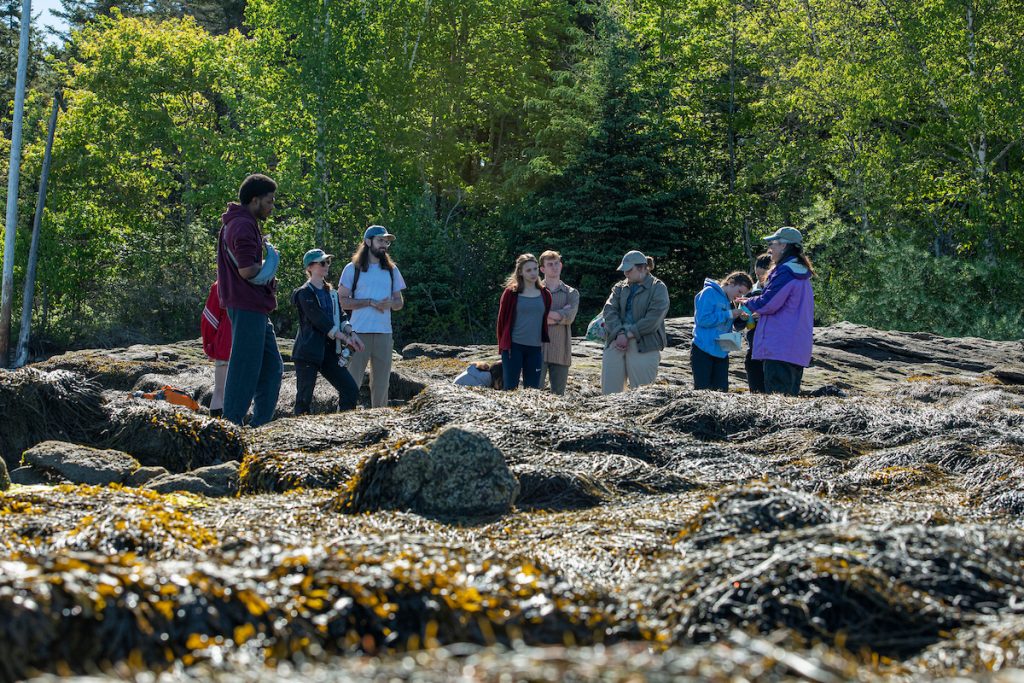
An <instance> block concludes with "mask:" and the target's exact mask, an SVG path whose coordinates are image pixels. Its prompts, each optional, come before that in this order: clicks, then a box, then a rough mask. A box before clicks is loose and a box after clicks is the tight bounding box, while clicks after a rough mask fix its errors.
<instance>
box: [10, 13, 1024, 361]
mask: <svg viewBox="0 0 1024 683" xmlns="http://www.w3.org/2000/svg"><path fill="white" fill-rule="evenodd" d="M63 2H64V11H65V14H66V16H67V19H68V20H69V21H70V23H71V27H72V31H73V33H72V38H71V41H70V42H69V43H68V44H67V45H66V46H64V47H63V48H59V49H57V48H55V49H53V50H52V53H53V54H52V55H51V57H50V59H51V63H53V64H55V69H56V73H57V76H58V78H59V80H60V82H61V84H62V85H63V87H64V88H65V92H66V94H67V101H68V104H69V109H68V111H67V113H66V114H63V115H62V118H61V122H60V124H59V127H58V139H57V144H56V148H55V156H54V168H53V176H52V179H51V188H52V194H51V201H50V203H49V205H48V212H47V214H46V220H45V222H44V245H43V264H44V267H43V268H42V269H41V271H40V273H41V275H40V286H41V288H42V289H43V290H44V292H45V294H46V295H45V296H44V297H40V298H39V301H40V302H41V303H40V304H39V308H37V313H38V315H39V316H40V317H41V318H44V321H43V322H45V323H46V332H47V334H48V335H50V336H51V337H53V338H55V339H57V340H59V341H60V342H61V343H97V342H100V343H102V342H110V343H114V342H117V341H124V340H126V339H143V338H145V339H157V338H172V337H181V336H185V335H192V334H195V332H196V329H197V322H196V320H197V315H198V309H199V307H200V306H201V300H202V295H203V293H204V292H205V289H206V287H207V285H208V283H209V281H210V279H211V278H212V277H213V257H212V253H213V252H212V250H213V238H214V236H215V234H216V231H217V228H218V226H219V215H220V213H221V212H222V211H223V209H224V206H225V204H226V203H227V202H228V201H229V200H231V199H232V198H233V196H234V194H235V192H236V189H237V186H238V184H239V182H240V180H241V179H242V178H243V177H244V176H245V175H246V174H248V173H250V172H254V171H265V172H268V173H270V174H271V175H272V176H273V177H275V179H277V180H278V182H279V184H280V187H281V190H280V192H279V199H280V201H279V209H278V212H277V213H276V214H275V216H274V218H273V219H272V221H271V222H270V224H269V225H268V228H269V230H270V232H271V235H272V239H274V240H276V241H277V242H278V243H279V245H281V246H283V250H284V254H285V261H284V266H283V268H282V290H287V289H288V288H289V287H291V286H294V285H296V284H298V283H299V282H300V281H301V278H302V274H301V268H300V266H299V263H298V259H299V257H300V256H301V254H302V253H303V252H304V251H305V250H306V249H308V248H310V247H312V246H314V245H317V246H323V247H325V248H327V249H328V250H329V251H331V252H332V253H336V254H341V255H345V254H348V253H351V251H352V249H354V247H355V245H356V244H357V243H358V240H359V236H360V234H361V232H362V230H363V229H364V228H365V226H366V225H367V224H369V223H373V222H378V223H384V224H386V225H388V226H389V227H391V228H392V230H393V231H394V232H395V233H396V234H398V235H399V239H398V241H397V242H396V244H395V249H394V254H395V256H396V258H397V259H398V261H399V264H400V265H401V267H402V270H403V273H404V274H405V275H406V279H407V280H408V282H409V286H410V289H409V291H408V292H407V295H408V296H407V300H408V305H407V308H406V309H405V310H404V311H403V312H402V313H401V314H399V315H396V316H395V319H396V323H397V325H398V330H397V332H398V335H399V338H400V341H404V340H413V339H417V340H419V339H423V340H436V341H456V340H468V339H478V340H486V339H489V338H490V337H491V336H492V334H493V333H492V331H491V330H492V329H493V320H494V317H495V315H496V308H497V305H496V302H497V295H498V292H499V290H500V287H501V282H502V280H503V278H504V275H505V274H506V271H507V270H508V269H510V268H511V266H512V262H513V259H514V256H515V255H516V254H517V253H520V252H523V251H534V252H540V251H542V250H544V249H548V248H554V249H558V250H560V251H561V252H562V253H563V255H564V256H565V258H566V264H567V265H566V270H565V277H566V279H567V281H569V282H570V283H573V284H576V285H579V287H580V289H581V291H582V294H583V301H584V309H585V313H586V312H589V310H592V309H594V308H596V307H597V306H598V305H599V304H600V302H601V301H602V300H603V298H604V296H605V295H606V293H607V290H608V287H609V285H610V284H611V282H612V281H613V280H614V279H615V277H616V274H615V272H614V268H615V266H616V265H617V263H618V259H619V258H620V257H621V255H622V254H623V253H624V252H625V251H627V250H629V249H634V248H638V249H641V250H643V251H645V252H646V253H649V254H650V255H652V256H654V257H655V258H656V260H657V262H658V272H659V274H660V275H661V276H662V277H663V278H664V279H665V280H666V282H667V283H668V284H669V286H670V292H671V294H672V298H673V312H674V313H678V314H683V313H687V312H689V307H690V305H691V304H690V302H691V301H692V293H693V291H694V290H695V289H696V288H697V287H698V286H699V284H700V282H701V278H703V277H704V276H716V275H722V274H724V273H725V272H728V271H730V270H733V269H736V268H739V267H744V266H748V265H749V260H748V259H749V258H750V257H751V256H752V255H754V253H756V252H757V251H759V249H760V247H759V238H760V236H762V235H764V234H767V233H769V232H771V231H773V230H774V229H775V228H776V227H778V226H779V225H781V224H795V225H798V226H799V227H801V228H802V229H804V230H805V231H806V232H807V234H808V238H809V245H810V246H811V250H812V252H811V254H812V257H813V258H814V259H815V261H816V262H817V264H818V265H819V271H820V275H819V279H818V281H817V285H816V289H817V292H818V300H819V307H818V314H819V318H820V319H821V320H823V321H829V320H836V319H842V318H846V319H851V320H854V321H859V322H865V323H870V324H873V325H878V326H882V327H890V326H893V327H902V328H918V329H931V330H936V331H942V332H944V333H949V334H966V333H970V334H980V335H984V336H1018V335H1019V332H1017V330H1019V328H1020V324H1021V322H1024V321H1022V320H1021V314H1020V313H1013V312H1006V311H1005V310H1003V308H1004V307H1001V306H999V305H998V304H997V303H996V302H997V301H998V300H999V299H1000V297H996V296H995V294H996V292H997V289H996V283H997V282H998V285H999V288H998V291H999V292H1000V293H1004V294H1005V293H1006V287H1009V290H1010V292H1009V293H1010V296H1011V298H1012V296H1013V294H1016V293H1017V290H1018V289H1024V285H1019V284H1016V283H1017V282H1018V281H1019V280H1020V278H1016V277H1012V276H1011V274H1013V273H1014V272H1015V271H1017V270H1018V269H1019V268H1020V267H1021V265H1022V263H1021V262H1022V260H1024V257H1022V256H1021V254H1024V243H1022V242H1024V221H1022V220H1021V219H1022V215H1021V214H1022V213H1024V196H1022V193H1021V189H1022V186H1024V168H1022V162H1024V140H1022V137H1024V132H1022V131H1024V118H1022V117H1024V113H1022V112H1024V110H1022V109H1021V108H1020V106H1019V104H1018V103H1019V101H1020V100H1021V99H1022V98H1021V95H1022V91H1024V87H1022V86H1024V52H1022V50H1024V47H1022V43H1021V41H1020V39H1019V38H1020V35H1021V33H1022V28H1024V26H1022V22H1024V14H1022V13H1021V12H1020V11H1019V9H1020V8H1019V6H1018V5H1017V4H1016V3H1014V2H1010V0H941V1H940V0H922V1H921V2H915V3H905V2H902V3H899V2H895V1H894V0H857V1H856V2H854V1H852V0H778V1H777V2H773V3H750V2H746V1H741V0H686V1H684V0H658V2H654V1H653V0H632V1H630V2H625V1H623V0H610V1H608V2H601V3H597V2H580V1H578V0H478V1H477V2H462V1H459V0H388V1H386V2H385V1H384V0H316V1H315V2H308V1H306V0H249V2H248V3H247V4H246V3H244V2H242V0H160V1H159V2H151V1H148V0H147V1H146V2H113V1H107V0H89V1H88V2H86V1H84V0H63ZM16 5H17V3H14V2H8V3H7V4H5V5H2V7H0V9H3V10H4V11H5V12H6V13H5V14H3V16H4V17H5V19H4V25H3V26H0V40H6V42H5V43H3V44H0V59H4V58H6V59H8V60H10V59H11V57H10V55H11V45H12V43H11V35H13V34H12V33H11V31H15V25H16V23H17V21H18V17H17V16H16V12H17V7H16ZM243 8H244V20H243V18H242V10H243ZM236 29H239V30H236ZM4 36H7V38H6V39H5V38H4ZM34 54H35V57H34V62H33V64H34V68H35V69H36V72H34V73H41V72H42V71H46V69H47V67H45V66H44V65H43V62H42V61H41V54H40V52H39V50H38V49H37V50H36V52H35V53H34ZM40 70H42V71H40ZM44 81H46V78H37V79H36V80H35V81H34V82H33V89H34V92H33V94H32V96H31V97H30V98H29V101H30V107H29V114H28V116H27V118H28V120H29V121H30V126H29V131H30V134H28V135H27V142H28V146H27V148H26V156H25V158H26V163H25V166H24V171H23V172H24V173H25V176H26V177H36V176H37V173H38V164H39V159H40V157H41V145H42V135H41V126H42V125H43V119H44V118H45V110H46V103H47V101H48V98H49V92H48V91H49V88H50V87H51V86H49V85H44ZM11 88H13V85H11ZM9 97H10V94H8V97H7V98H6V99H5V102H7V101H9ZM5 106H7V105H5ZM0 113H2V114H3V117H2V119H3V122H4V125H8V126H9V118H10V114H9V108H8V109H4V110H3V112H0ZM4 130H5V132H6V131H7V129H6V128H5V129H4ZM6 137H9V133H7V136H6ZM4 144H7V140H5V141H4ZM0 151H2V150H0ZM3 156H4V159H3V161H0V164H6V152H4V155H3ZM30 185H31V183H23V190H22V192H23V196H22V198H21V201H22V202H23V204H24V205H25V207H26V208H27V209H28V210H27V211H22V214H23V215H25V214H26V213H27V214H30V213H31V207H30V206H29V203H30V202H31V201H32V200H33V199H34V194H33V195H32V197H31V198H30V197H29V190H30V189H31V188H30V187H28V186H30ZM20 229H22V230H26V229H27V224H25V223H24V222H22V224H21V228H20ZM26 241H27V238H26V240H21V241H20V242H19V253H20V252H21V251H22V250H23V247H22V246H21V245H22V244H24V243H25V242H26ZM22 259H23V256H22ZM341 260H344V259H343V258H342V259H341ZM19 263H21V262H19ZM19 267H20V266H19ZM336 275H337V273H335V276H336ZM1020 293H1021V294H1024V291H1022V292H1020ZM1002 298H1003V299H1004V300H1005V298H1006V297H1005V296H1004V297H1002ZM1018 308H1019V307H1018ZM588 309H589V310H588ZM944 311H945V314H943V312H944ZM951 311H956V313H955V314H953V315H951V314H950V312H951ZM293 318H294V313H293V312H292V311H290V310H289V308H288V305H287V304H286V303H285V304H284V305H282V309H281V310H280V311H279V313H278V314H277V316H276V317H275V320H276V322H277V323H278V325H279V327H280V329H281V330H282V331H283V332H285V333H287V331H288V330H289V329H290V326H291V325H292V324H293ZM37 329H38V328H37Z"/></svg>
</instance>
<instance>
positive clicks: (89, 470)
mask: <svg viewBox="0 0 1024 683" xmlns="http://www.w3.org/2000/svg"><path fill="white" fill-rule="evenodd" d="M22 462H23V463H24V464H25V465H28V466H30V467H33V468H35V469H36V470H39V471H40V472H42V473H53V474H56V475H57V476H59V477H60V478H62V479H64V480H65V481H68V482H71V483H73V484H89V485H100V486H102V485H104V484H123V483H125V482H126V481H127V480H128V478H129V477H130V476H131V475H132V473H133V472H135V470H137V469H139V461H138V460H136V459H135V458H133V457H132V456H130V455H128V454H127V453H124V452H123V451H115V450H109V449H108V450H99V449H96V448H90V447H88V446H80V445H77V444H73V443H66V442H63V441H44V442H43V443H41V444H38V445H36V446H33V447H32V448H30V449H28V450H27V451H25V454H24V455H23V456H22Z"/></svg>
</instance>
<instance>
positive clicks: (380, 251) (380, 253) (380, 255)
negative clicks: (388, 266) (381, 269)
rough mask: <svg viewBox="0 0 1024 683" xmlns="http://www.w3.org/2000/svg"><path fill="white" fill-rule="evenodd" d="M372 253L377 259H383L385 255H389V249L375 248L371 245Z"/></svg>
mask: <svg viewBox="0 0 1024 683" xmlns="http://www.w3.org/2000/svg"><path fill="white" fill-rule="evenodd" d="M370 253H371V254H373V257H374V258H375V259H377V260H379V261H383V260H384V259H385V257H387V255H388V250H387V248H384V249H375V248H373V247H370Z"/></svg>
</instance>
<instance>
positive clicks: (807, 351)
mask: <svg viewBox="0 0 1024 683" xmlns="http://www.w3.org/2000/svg"><path fill="white" fill-rule="evenodd" d="M747 308H749V309H750V310H751V311H754V312H755V313H758V314H759V315H760V317H759V318H758V321H757V327H755V328H754V351H753V354H752V355H751V357H752V358H753V359H754V360H781V361H785V362H787V363H793V364H794V365H801V366H803V367H805V368H806V367H807V366H809V365H810V364H811V347H812V346H813V345H814V291H813V290H812V289H811V273H810V271H809V270H807V268H806V267H805V266H804V265H803V264H802V263H800V262H799V261H798V260H796V257H793V258H791V259H787V260H786V261H784V262H782V263H780V264H779V265H777V266H776V267H775V268H774V269H772V272H771V274H770V275H769V276H768V281H767V282H766V283H765V286H764V291H763V292H762V293H761V295H760V296H755V297H754V298H752V299H749V300H748V301H747Z"/></svg>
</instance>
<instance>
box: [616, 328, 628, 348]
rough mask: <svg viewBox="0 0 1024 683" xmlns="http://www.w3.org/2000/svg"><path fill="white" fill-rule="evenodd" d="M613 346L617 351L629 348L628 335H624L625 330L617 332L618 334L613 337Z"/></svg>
mask: <svg viewBox="0 0 1024 683" xmlns="http://www.w3.org/2000/svg"><path fill="white" fill-rule="evenodd" d="M615 348H617V349H618V350H619V351H625V350H626V349H628V348H629V337H627V336H626V333H625V332H619V336H618V337H616V338H615Z"/></svg>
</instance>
